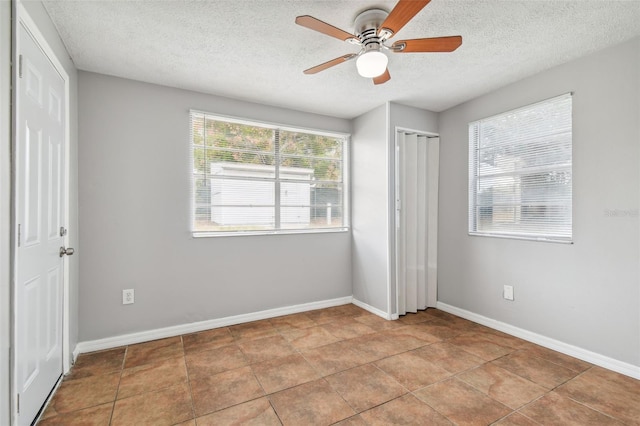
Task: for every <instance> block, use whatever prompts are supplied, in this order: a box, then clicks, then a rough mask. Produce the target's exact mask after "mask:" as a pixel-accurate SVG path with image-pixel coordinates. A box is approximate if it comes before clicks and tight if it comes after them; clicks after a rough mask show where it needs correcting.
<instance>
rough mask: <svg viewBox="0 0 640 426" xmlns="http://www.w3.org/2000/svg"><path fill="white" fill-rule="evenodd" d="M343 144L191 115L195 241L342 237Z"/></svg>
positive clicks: (343, 140)
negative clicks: (336, 234) (252, 236)
mask: <svg viewBox="0 0 640 426" xmlns="http://www.w3.org/2000/svg"><path fill="white" fill-rule="evenodd" d="M347 141H348V137H347V136H345V135H341V134H330V133H320V132H310V131H308V130H299V129H292V128H284V127H277V126H271V125H266V124H261V123H252V122H248V121H243V120H236V119H229V118H222V117H216V116H213V115H209V114H206V113H202V112H197V111H191V147H192V159H193V163H192V164H193V179H192V191H193V193H192V194H193V196H192V200H193V225H192V227H193V228H192V229H193V234H194V236H208V235H238V234H273V233H291V232H319V231H343V230H346V229H347V226H348V222H347V218H348V208H347V207H348V205H347V200H348V196H347V185H346V183H345V182H346V177H347V173H348V170H347V164H348V162H347V161H346V160H347V148H348V147H347Z"/></svg>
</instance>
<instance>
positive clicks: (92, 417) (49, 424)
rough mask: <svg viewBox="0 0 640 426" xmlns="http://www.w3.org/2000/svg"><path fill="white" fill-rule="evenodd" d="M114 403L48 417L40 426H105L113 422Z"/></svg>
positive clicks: (39, 423)
mask: <svg viewBox="0 0 640 426" xmlns="http://www.w3.org/2000/svg"><path fill="white" fill-rule="evenodd" d="M112 410H113V403H111V402H109V403H107V404H102V405H98V406H96V407H91V408H85V409H82V410H77V411H71V412H69V413H65V414H60V415H57V416H53V417H48V418H46V419H43V420H41V421H39V422H38V425H39V426H75V425H77V426H103V425H108V424H109V421H110V420H111V411H112Z"/></svg>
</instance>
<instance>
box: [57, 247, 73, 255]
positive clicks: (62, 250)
mask: <svg viewBox="0 0 640 426" xmlns="http://www.w3.org/2000/svg"><path fill="white" fill-rule="evenodd" d="M74 251H75V250H73V249H72V248H71V247H69V248H64V247H60V257H62V256H64V255H65V254H66V255H67V256H71V255H73V252H74Z"/></svg>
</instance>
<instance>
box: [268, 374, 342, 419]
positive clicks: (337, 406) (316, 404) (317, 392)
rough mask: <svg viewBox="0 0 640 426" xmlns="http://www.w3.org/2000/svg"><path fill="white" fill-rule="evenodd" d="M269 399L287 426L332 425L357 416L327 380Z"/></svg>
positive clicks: (281, 392) (298, 387)
mask: <svg viewBox="0 0 640 426" xmlns="http://www.w3.org/2000/svg"><path fill="white" fill-rule="evenodd" d="M269 399H270V400H271V404H272V405H273V407H274V408H275V410H276V413H277V414H278V417H279V418H280V420H281V421H282V423H283V424H284V425H293V426H299V425H329V424H332V423H336V422H338V421H340V420H343V419H346V418H347V417H350V416H352V415H354V414H355V412H354V411H353V409H351V407H349V405H348V404H347V403H346V402H345V401H344V399H342V397H340V395H338V394H337V393H336V392H335V391H334V390H333V389H332V388H331V386H329V384H328V383H327V382H326V381H325V380H324V379H320V380H316V381H314V382H309V383H305V384H303V385H300V386H296V387H295V388H290V389H286V390H283V391H280V392H278V393H274V394H272V395H270V396H269Z"/></svg>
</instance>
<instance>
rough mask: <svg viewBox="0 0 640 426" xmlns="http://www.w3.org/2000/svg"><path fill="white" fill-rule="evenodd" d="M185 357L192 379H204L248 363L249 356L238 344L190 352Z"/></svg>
mask: <svg viewBox="0 0 640 426" xmlns="http://www.w3.org/2000/svg"><path fill="white" fill-rule="evenodd" d="M185 359H186V362H187V372H188V373H189V379H190V380H195V379H202V378H205V377H208V376H211V375H213V374H218V373H222V372H223V371H228V370H234V369H236V368H240V367H244V366H245V365H247V364H248V361H247V358H246V357H245V356H244V354H243V353H242V351H241V350H240V348H239V347H238V346H237V345H236V344H232V345H229V346H223V347H220V348H216V349H211V350H208V351H200V352H193V353H191V352H189V353H187V355H186V356H185Z"/></svg>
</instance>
